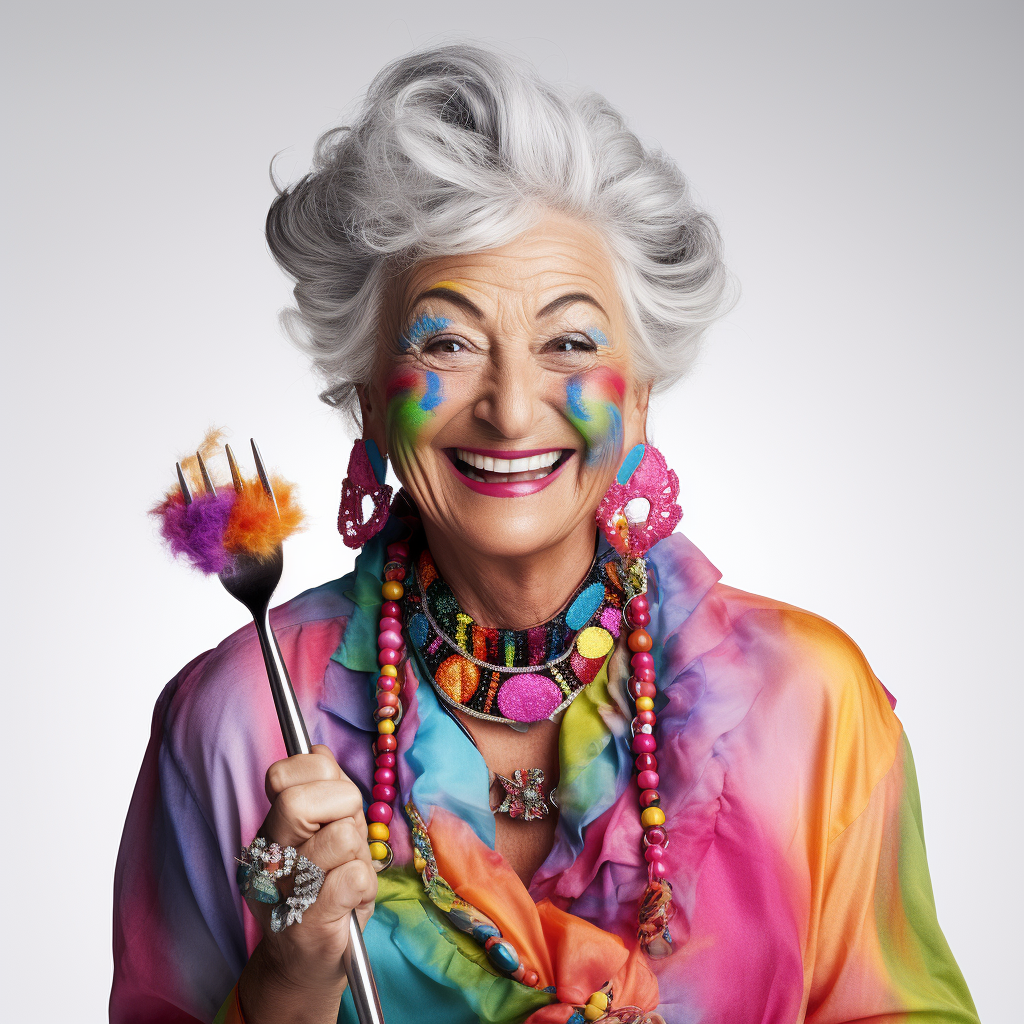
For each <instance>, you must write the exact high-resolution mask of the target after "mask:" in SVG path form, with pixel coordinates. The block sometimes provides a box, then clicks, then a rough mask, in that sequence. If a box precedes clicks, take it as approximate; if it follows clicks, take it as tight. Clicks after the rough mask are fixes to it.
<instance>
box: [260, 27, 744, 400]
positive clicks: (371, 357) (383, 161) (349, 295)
mask: <svg viewBox="0 0 1024 1024" xmlns="http://www.w3.org/2000/svg"><path fill="white" fill-rule="evenodd" d="M551 210H553V211H557V212H559V213H562V214H566V215H569V216H572V217H576V218H578V219H580V220H581V221H584V222H586V223H588V224H589V225H591V226H592V227H594V228H595V229H596V230H598V231H599V232H600V233H601V234H602V236H603V237H604V238H605V240H606V242H607V245H608V249H609V252H610V253H611V254H612V259H613V261H614V263H615V270H616V274H617V280H618V282H619V287H620V290H621V292H622V296H623V301H624V306H625V309H626V315H627V317H628V319H629V324H630V330H631V333H632V339H631V340H632V343H633V354H634V360H635V365H636V369H637V372H638V374H639V376H640V377H641V379H643V380H645V381H648V382H650V383H651V384H652V386H653V388H654V390H655V391H658V390H661V389H664V388H667V387H669V386H671V385H672V384H674V383H675V382H676V381H678V380H679V379H680V377H682V375H683V374H684V373H685V372H686V371H687V370H688V369H689V367H690V366H691V364H692V363H693V360H694V358H695V356H696V353H697V348H698V345H699V342H700V339H701V337H702V335H703V334H704V332H705V331H706V330H707V329H708V327H710V326H711V324H712V323H713V322H714V321H715V320H716V319H717V318H718V317H719V316H720V315H722V314H723V313H724V312H725V310H726V308H727V307H728V305H729V304H730V303H729V300H730V296H731V294H732V292H733V289H732V287H731V279H730V275H729V273H728V272H727V270H726V268H725V264H724V263H723V260H722V242H721V237H720V236H719V233H718V229H717V228H716V226H715V224H714V222H713V221H712V220H711V218H710V217H709V216H708V215H707V214H706V213H705V212H703V211H702V210H701V209H699V208H698V207H697V206H696V205H695V203H694V202H693V200H692V198H691V196H690V189H689V186H688V185H687V182H686V179H685V178H684V177H683V175H682V173H681V172H680V170H679V168H678V167H677V166H676V165H675V163H674V162H673V161H672V160H670V159H669V158H668V157H667V156H665V155H664V154H663V153H661V152H658V151H654V150H651V149H649V148H646V147H645V146H644V145H643V144H642V143H641V142H640V140H639V139H638V138H637V136H636V135H635V134H634V133H633V132H632V131H630V129H629V128H628V127H627V126H626V124H625V121H624V120H623V118H622V116H621V115H620V114H619V113H618V112H617V111H616V110H614V109H613V108H612V107H611V106H610V105H609V104H608V103H607V101H606V100H604V99H603V98H602V97H601V96H598V95H597V94H596V93H592V92H583V93H578V94H577V93H573V92H570V91H569V90H567V89H564V88H560V87H556V86H554V85H552V84H550V83H548V82H545V81H544V80H543V79H541V78H540V77H539V75H538V74H537V73H536V71H535V70H534V69H533V67H532V66H530V65H529V64H528V63H526V62H524V61H521V60H518V59H516V58H513V57H510V56H508V55H505V54H503V53H500V52H497V51H494V50H489V49H486V48H484V47H481V46H478V45H475V44H469V43H455V44H449V45H444V46H435V47H430V48H428V49H424V50H420V51H418V52H415V53H411V54H409V55H407V56H405V57H402V58H400V59H398V60H396V61H394V62H393V63H392V64H390V65H388V66H387V67H386V68H384V70H383V71H381V72H380V73H379V74H378V75H377V77H376V78H375V79H374V81H373V82H372V84H371V85H370V88H369V90H368V91H367V95H366V98H365V100H364V102H363V104H362V107H361V109H360V111H359V113H358V116H357V117H356V119H355V121H354V123H353V124H352V125H348V126H344V127H340V128H334V129H332V130H330V131H328V132H326V133H325V134H324V135H323V136H321V138H320V139H319V141H318V142H317V145H316V149H315V153H314V157H313V168H312V170H311V171H310V173H309V174H307V175H306V176H305V177H303V178H302V179H300V180H299V181H298V182H296V183H295V184H294V185H291V186H289V187H287V188H284V189H281V190H279V192H278V196H277V198H276V199H275V200H274V202H273V204H272V205H271V207H270V212H269V214H268V215H267V242H268V244H269V246H270V250H271V252H272V253H273V255H274V257H275V259H276V260H277V262H278V263H279V264H280V266H281V267H282V268H283V269H284V270H285V272H286V273H288V274H289V275H291V277H292V278H294V280H295V290H294V295H295V303H296V307H295V308H290V309H286V310H284V311H283V312H282V314H281V318H282V323H283V325H284V328H285V330H286V332H287V333H288V334H289V335H290V337H291V338H292V339H293V340H294V341H295V342H296V343H297V344H298V345H299V346H300V347H301V348H302V349H304V350H305V351H306V352H307V353H308V354H309V355H310V357H311V358H312V360H313V363H314V365H315V367H316V368H317V370H318V371H319V372H320V374H321V375H322V377H323V379H324V381H325V383H326V388H325V390H324V391H323V392H322V393H321V396H320V397H321V398H322V399H323V400H324V401H325V402H327V403H328V404H330V405H334V406H338V407H340V408H342V409H344V410H346V411H348V412H349V413H351V414H352V415H353V416H355V415H356V412H357V409H358V398H357V394H356V388H357V386H359V385H361V384H365V383H367V382H369V381H370V380H371V379H372V377H373V373H374V369H375V365H376V356H377V343H376V342H377V332H378V326H379V318H380V315H381V310H382V306H383V301H382V300H383V298H384V296H385V294H386V291H387V288H388V286H389V283H390V282H393V281H394V280H395V277H396V274H398V273H401V272H402V270H403V269H405V268H407V267H408V266H410V265H411V264H413V263H415V262H417V261H419V260H422V259H426V258H431V257H436V256H443V255H456V254H461V253H470V252H480V251H483V250H485V249H489V248H494V247H496V246H500V245H503V244H505V243H506V242H509V241H511V240H512V239H513V238H515V237H517V236H518V235H520V234H522V233H523V232H524V231H526V230H528V229H529V228H530V227H532V226H533V225H534V224H535V223H536V222H537V220H538V219H539V218H540V217H541V216H543V214H544V213H545V212H546V211H551Z"/></svg>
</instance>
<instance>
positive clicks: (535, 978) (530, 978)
mask: <svg viewBox="0 0 1024 1024" xmlns="http://www.w3.org/2000/svg"><path fill="white" fill-rule="evenodd" d="M539 981H540V976H539V975H538V974H537V972H536V971H527V972H526V973H525V974H524V975H523V984H524V985H526V987H527V988H536V987H537V982H539Z"/></svg>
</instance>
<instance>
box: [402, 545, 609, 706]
mask: <svg viewBox="0 0 1024 1024" xmlns="http://www.w3.org/2000/svg"><path fill="white" fill-rule="evenodd" d="M618 566H619V562H618V559H617V557H616V555H615V552H614V551H611V550H609V551H606V552H603V553H602V554H599V555H597V556H595V558H594V561H593V562H592V563H591V565H590V569H589V571H588V572H587V575H586V578H585V579H584V580H583V582H582V583H581V584H580V585H579V587H578V588H577V590H576V592H575V594H573V596H572V599H571V600H570V602H569V604H568V606H567V607H566V609H565V610H564V611H561V612H559V613H558V614H557V615H556V616H555V617H554V618H553V619H551V620H550V621H549V622H547V623H544V624H543V625H540V626H534V627H533V628H531V629H523V630H516V629H493V628H489V627H487V626H480V625H478V624H477V623H475V622H474V621H473V619H472V618H471V617H470V616H469V615H467V614H466V613H465V612H464V611H463V610H462V608H461V607H460V606H459V603H458V600H457V599H456V597H455V595H454V593H452V590H451V588H450V587H449V586H448V584H447V583H445V581H444V580H443V579H442V578H441V576H440V574H439V573H438V571H437V567H436V565H435V564H434V560H433V558H431V556H430V552H429V551H427V550H424V551H423V552H422V553H421V554H420V556H419V558H418V559H417V560H416V568H415V573H414V577H415V589H413V588H408V589H407V595H408V596H407V600H408V601H409V602H410V611H409V621H408V635H409V638H410V639H411V640H412V643H413V646H414V647H415V648H416V650H417V652H418V653H419V656H420V658H421V659H422V661H423V664H424V667H425V668H426V670H427V673H428V675H429V677H430V678H431V679H432V680H433V683H434V687H435V689H436V690H437V692H438V695H439V696H440V697H441V699H442V700H443V701H445V702H446V703H448V704H449V705H450V706H453V707H457V708H460V709H461V710H463V711H465V712H466V714H468V715H472V716H473V717H475V718H482V719H486V720H488V721H492V722H505V723H507V724H510V725H514V724H517V723H529V722H539V721H541V720H542V719H545V718H553V717H554V716H555V715H557V714H558V713H559V712H560V711H563V710H564V709H565V708H566V707H568V706H569V704H571V703H572V701H573V699H574V698H575V697H576V695H577V694H578V693H580V691H581V690H582V689H583V688H584V687H585V686H586V685H587V684H588V683H590V682H592V681H593V679H594V677H595V676H596V675H597V673H598V672H599V671H600V670H601V668H602V666H603V665H604V664H605V662H606V661H607V659H608V656H609V655H610V654H611V652H612V649H613V648H614V646H615V641H616V639H617V638H618V636H619V632H620V624H621V621H622V599H623V592H622V586H621V582H620V580H619V577H618Z"/></svg>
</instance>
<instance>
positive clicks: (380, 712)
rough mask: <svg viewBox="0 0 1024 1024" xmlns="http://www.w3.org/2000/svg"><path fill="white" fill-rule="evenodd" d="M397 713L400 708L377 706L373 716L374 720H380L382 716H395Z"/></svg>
mask: <svg viewBox="0 0 1024 1024" xmlns="http://www.w3.org/2000/svg"><path fill="white" fill-rule="evenodd" d="M397 714H398V708H389V707H383V708H377V710H376V711H375V712H374V715H373V717H374V721H377V722H379V721H380V720H381V719H382V718H394V717H395V715H397Z"/></svg>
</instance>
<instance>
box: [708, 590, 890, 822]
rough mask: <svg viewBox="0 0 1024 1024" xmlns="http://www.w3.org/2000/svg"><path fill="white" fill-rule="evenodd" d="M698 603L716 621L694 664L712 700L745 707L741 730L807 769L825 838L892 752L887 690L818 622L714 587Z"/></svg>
mask: <svg viewBox="0 0 1024 1024" xmlns="http://www.w3.org/2000/svg"><path fill="white" fill-rule="evenodd" d="M705 601H706V602H707V604H708V608H707V613H708V614H709V615H710V616H711V617H712V618H713V619H714V620H715V621H717V622H719V623H720V624H721V636H720V638H719V639H718V643H717V645H716V646H715V647H713V648H711V649H709V650H707V651H706V652H705V654H704V655H703V656H702V657H701V659H700V663H701V665H702V669H703V672H704V676H705V679H706V683H707V686H708V690H709V696H710V695H713V696H714V697H717V698H718V700H720V701H723V702H724V703H726V704H729V703H731V702H738V703H739V704H740V706H743V707H745V708H746V712H745V714H744V718H743V722H744V727H745V729H746V731H747V732H748V733H750V734H756V735H757V736H758V737H759V738H760V739H761V740H762V741H763V742H765V743H770V744H772V745H773V746H776V745H777V746H778V747H779V748H781V749H784V750H788V751H789V752H790V754H791V757H792V764H793V766H794V770H795V771H797V772H800V773H803V772H804V771H809V770H811V769H813V774H814V776H815V784H816V785H815V788H817V785H821V786H823V787H824V790H825V792H824V793H823V796H824V799H825V800H826V801H827V804H828V806H829V813H828V819H829V832H830V833H831V835H830V838H831V837H832V835H836V834H838V833H839V832H840V831H842V829H844V828H845V827H846V826H847V825H848V824H849V823H850V821H852V820H853V818H854V817H856V815H857V814H858V813H859V812H860V810H861V809H862V808H863V807H864V806H866V804H867V802H868V799H869V797H870V795H871V792H872V790H873V789H874V787H875V786H876V785H877V784H878V782H879V781H880V780H881V779H882V778H883V777H884V776H885V775H886V773H887V772H888V771H889V769H890V768H891V767H892V765H893V763H894V761H895V759H896V756H897V754H898V750H899V744H900V738H901V736H902V725H901V723H900V721H899V719H898V718H897V717H896V715H895V713H894V708H893V702H892V701H891V700H890V695H889V693H888V691H887V690H886V689H885V687H884V686H883V685H882V683H881V682H880V681H879V679H878V678H877V677H876V675H875V673H874V672H873V671H872V669H871V666H870V664H869V662H868V660H867V658H866V657H865V655H864V652H863V651H862V650H861V649H860V647H858V645H857V644H856V643H855V642H854V641H853V640H852V639H851V638H850V637H849V636H848V635H847V634H846V633H845V632H844V631H843V630H842V629H840V628H839V627H838V626H837V625H835V624H834V623H832V622H830V621H829V620H828V619H825V618H823V617H822V616H820V615H816V614H814V613H813V612H809V611H807V610H805V609H803V608H798V607H795V606H793V605H790V604H786V603H785V602H782V601H776V600H773V599H771V598H766V597H762V596H760V595H757V594H750V593H747V592H745V591H741V590H737V589H735V588H733V587H729V586H725V585H723V584H720V583H719V584H715V586H714V587H712V588H711V590H710V591H709V593H708V594H707V596H706V598H705ZM773 756H776V757H777V754H776V755H773Z"/></svg>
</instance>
